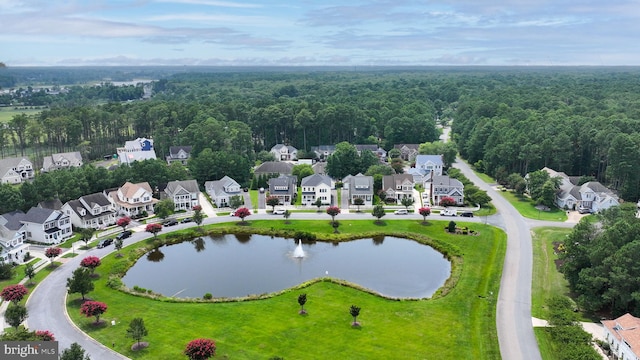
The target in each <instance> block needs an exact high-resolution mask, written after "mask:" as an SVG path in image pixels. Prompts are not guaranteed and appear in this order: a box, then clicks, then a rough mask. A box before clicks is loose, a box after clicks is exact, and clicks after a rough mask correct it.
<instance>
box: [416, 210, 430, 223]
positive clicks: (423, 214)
mask: <svg viewBox="0 0 640 360" xmlns="http://www.w3.org/2000/svg"><path fill="white" fill-rule="evenodd" d="M418 213H420V215H422V222H423V223H426V222H427V216H429V215H431V208H429V207H426V206H425V207H421V208H420V209H418Z"/></svg>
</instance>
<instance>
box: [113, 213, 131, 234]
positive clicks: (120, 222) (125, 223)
mask: <svg viewBox="0 0 640 360" xmlns="http://www.w3.org/2000/svg"><path fill="white" fill-rule="evenodd" d="M129 224H131V218H130V217H128V216H123V217H121V218H119V219H118V220H116V225H118V226H120V227H121V228H122V231H124V230H125V229H126V228H127V226H129Z"/></svg>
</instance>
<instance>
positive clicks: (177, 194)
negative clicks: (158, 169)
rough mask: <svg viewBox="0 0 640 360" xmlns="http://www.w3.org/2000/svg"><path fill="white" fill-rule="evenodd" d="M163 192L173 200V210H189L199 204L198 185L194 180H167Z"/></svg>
mask: <svg viewBox="0 0 640 360" xmlns="http://www.w3.org/2000/svg"><path fill="white" fill-rule="evenodd" d="M164 193H165V194H166V196H167V198H169V199H171V200H173V203H174V204H175V211H178V210H191V209H193V207H194V206H197V205H200V200H199V197H200V187H199V186H198V182H197V181H195V180H182V181H169V182H168V183H167V187H166V188H165V189H164Z"/></svg>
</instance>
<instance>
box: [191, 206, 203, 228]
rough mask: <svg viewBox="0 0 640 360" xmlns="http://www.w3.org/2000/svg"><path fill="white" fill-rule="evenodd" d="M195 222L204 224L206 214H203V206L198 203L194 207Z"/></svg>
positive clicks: (193, 217)
mask: <svg viewBox="0 0 640 360" xmlns="http://www.w3.org/2000/svg"><path fill="white" fill-rule="evenodd" d="M192 219H193V222H194V223H196V224H198V226H200V225H202V220H204V214H202V206H200V205H196V206H194V207H193V216H192Z"/></svg>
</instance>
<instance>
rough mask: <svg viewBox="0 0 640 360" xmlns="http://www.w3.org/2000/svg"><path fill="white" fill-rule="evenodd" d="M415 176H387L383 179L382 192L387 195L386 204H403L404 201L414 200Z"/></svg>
mask: <svg viewBox="0 0 640 360" xmlns="http://www.w3.org/2000/svg"><path fill="white" fill-rule="evenodd" d="M413 185H414V182H413V176H411V175H409V174H394V175H385V176H383V177H382V190H383V191H384V192H385V193H386V194H387V197H386V198H385V202H392V201H393V202H395V203H396V204H399V203H401V201H402V199H404V198H409V199H412V200H414V201H415V200H416V199H414V198H413Z"/></svg>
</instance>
